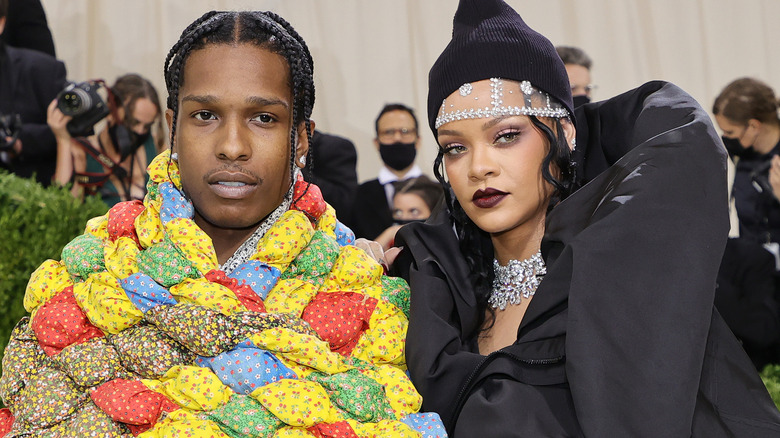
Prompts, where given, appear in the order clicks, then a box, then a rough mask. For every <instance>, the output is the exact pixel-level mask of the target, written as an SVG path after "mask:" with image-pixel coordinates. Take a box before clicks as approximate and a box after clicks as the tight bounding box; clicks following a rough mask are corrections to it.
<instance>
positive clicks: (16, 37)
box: [3, 0, 57, 57]
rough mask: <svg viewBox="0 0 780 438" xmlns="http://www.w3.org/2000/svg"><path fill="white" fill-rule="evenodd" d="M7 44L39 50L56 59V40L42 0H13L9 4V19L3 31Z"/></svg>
mask: <svg viewBox="0 0 780 438" xmlns="http://www.w3.org/2000/svg"><path fill="white" fill-rule="evenodd" d="M3 40H5V42H6V44H8V45H10V46H13V47H19V48H25V49H32V50H37V51H39V52H43V53H46V54H49V55H51V56H54V57H56V56H57V54H56V53H55V52H54V39H53V38H52V36H51V30H49V24H48V22H47V21H46V12H45V11H44V10H43V5H41V0H13V1H10V2H8V18H7V21H6V23H5V30H4V31H3Z"/></svg>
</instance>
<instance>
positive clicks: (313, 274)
mask: <svg viewBox="0 0 780 438" xmlns="http://www.w3.org/2000/svg"><path fill="white" fill-rule="evenodd" d="M338 257H339V244H338V243H336V240H335V239H333V238H332V237H331V236H328V235H327V234H325V233H323V232H322V231H316V232H315V233H314V235H313V236H312V239H311V241H310V242H309V244H308V245H307V246H306V248H304V249H303V251H301V253H300V254H298V257H296V258H295V260H293V261H292V263H290V265H289V266H288V267H287V270H285V271H284V273H282V277H281V278H282V279H289V278H298V279H301V280H304V281H307V282H311V283H312V284H315V285H317V286H318V287H319V286H320V285H322V283H323V282H324V281H325V279H326V278H327V277H328V274H329V273H330V271H331V269H333V265H334V264H335V263H336V259H338Z"/></svg>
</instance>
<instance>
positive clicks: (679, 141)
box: [395, 82, 780, 438]
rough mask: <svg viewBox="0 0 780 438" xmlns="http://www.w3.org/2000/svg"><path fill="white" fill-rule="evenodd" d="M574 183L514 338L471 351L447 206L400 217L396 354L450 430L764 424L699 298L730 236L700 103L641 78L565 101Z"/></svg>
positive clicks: (717, 161) (720, 161)
mask: <svg viewBox="0 0 780 438" xmlns="http://www.w3.org/2000/svg"><path fill="white" fill-rule="evenodd" d="M577 120H578V135H577V143H578V151H577V154H576V156H577V159H578V160H579V171H580V174H579V176H578V178H579V180H580V181H581V182H582V183H583V184H584V183H586V182H588V183H587V184H586V185H584V186H583V187H581V188H580V189H579V190H577V191H576V192H575V193H574V194H572V195H571V196H569V198H567V199H566V200H565V201H564V202H562V203H561V204H559V205H558V206H556V207H555V208H554V209H553V210H552V212H551V213H550V214H549V215H548V218H547V228H546V234H545V237H544V240H543V243H542V252H543V255H544V257H545V260H546V262H547V264H548V271H547V272H548V273H547V275H546V277H545V278H544V280H543V281H542V283H541V285H540V286H539V288H538V290H537V293H536V295H535V296H534V298H533V300H532V301H531V303H530V306H529V308H528V311H527V312H526V314H525V316H524V318H523V321H522V323H521V325H520V327H519V329H518V338H517V341H516V342H515V344H513V345H512V346H510V347H507V348H505V349H502V350H499V351H498V352H495V353H493V354H491V355H489V356H487V357H485V356H482V355H480V354H478V351H477V349H476V345H475V343H474V342H473V341H469V340H468V339H466V334H467V333H469V332H470V331H471V330H472V329H473V328H474V326H475V324H477V323H478V319H479V318H478V316H479V315H478V313H479V312H480V310H478V309H476V307H475V302H476V301H475V297H474V292H473V289H472V287H471V285H470V284H469V280H468V276H467V267H466V264H465V261H464V260H463V257H462V256H461V253H460V250H459V248H458V242H457V239H456V238H455V235H454V233H453V232H452V227H451V224H450V222H449V219H448V217H447V213H446V212H438V214H437V215H435V216H434V217H433V218H432V219H431V220H429V222H428V223H426V224H414V225H409V226H406V227H404V228H403V229H402V230H401V231H400V232H399V235H398V236H397V240H398V244H399V246H404V247H405V249H404V251H403V252H402V254H401V256H400V257H399V259H398V260H397V261H396V263H395V267H396V269H398V273H399V274H401V275H402V276H403V277H405V278H407V280H409V282H410V285H411V289H412V296H411V316H410V323H409V331H408V336H407V350H406V358H407V364H408V366H409V372H410V375H411V378H412V381H413V382H414V384H415V386H416V387H417V389H418V390H419V391H420V393H421V394H422V395H423V409H424V410H426V411H436V412H438V413H439V414H440V415H441V416H442V419H443V420H444V422H445V425H447V427H448V428H449V429H448V431H449V432H450V433H451V434H452V436H454V437H456V438H458V437H471V436H480V437H515V436H517V437H520V436H525V437H531V436H533V437H536V436H593V437H612V436H631V437H645V436H647V437H650V436H652V437H659V436H662V437H666V436H669V437H677V436H691V435H693V436H701V437H704V436H706V437H719V436H751V437H756V436H759V437H760V436H778V434H780V413H778V411H777V409H776V408H775V407H774V405H773V403H772V401H771V399H770V398H769V395H768V394H767V392H766V389H765V388H764V386H763V384H762V382H761V380H760V379H759V377H758V375H757V373H756V371H755V369H754V368H753V365H752V364H751V362H750V361H749V359H748V358H747V356H746V355H745V353H744V352H743V351H742V349H741V347H740V345H739V343H738V342H737V340H736V339H735V338H734V336H733V335H732V334H731V332H730V331H729V330H728V328H727V327H726V325H725V324H724V323H723V320H722V318H721V317H720V316H719V315H718V314H717V312H716V311H715V310H714V306H713V297H714V290H715V279H716V275H717V271H718V266H719V264H720V260H721V255H722V252H723V247H724V245H725V243H726V236H727V233H728V227H729V223H728V214H727V193H726V191H727V189H726V171H725V153H724V151H723V148H722V146H721V145H720V142H719V140H718V137H717V135H716V133H715V131H714V129H713V127H712V123H711V121H710V119H709V117H708V115H707V114H706V113H705V112H704V111H703V110H702V109H701V107H700V106H699V105H698V104H697V103H696V102H695V101H694V100H693V99H692V98H691V97H690V96H688V95H687V94H686V93H684V92H683V91H682V90H680V89H679V88H677V87H676V86H674V85H672V84H667V83H662V82H652V83H648V84H645V85H644V86H642V87H640V88H638V89H636V90H632V91H630V92H628V93H625V94H623V95H620V96H618V97H616V98H614V99H610V100H608V101H605V102H599V103H593V104H588V105H584V106H583V107H580V108H579V109H578V110H577Z"/></svg>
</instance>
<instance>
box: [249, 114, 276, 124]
mask: <svg viewBox="0 0 780 438" xmlns="http://www.w3.org/2000/svg"><path fill="white" fill-rule="evenodd" d="M254 120H257V121H258V122H260V123H271V122H273V121H275V120H276V119H275V118H274V116H272V115H270V114H258V115H256V116H255V117H254Z"/></svg>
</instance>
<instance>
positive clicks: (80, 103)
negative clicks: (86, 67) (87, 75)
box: [57, 81, 109, 137]
mask: <svg viewBox="0 0 780 438" xmlns="http://www.w3.org/2000/svg"><path fill="white" fill-rule="evenodd" d="M102 85H103V84H102V81H87V82H81V83H78V84H70V85H68V87H67V88H65V89H64V90H62V91H60V94H58V95H57V108H59V109H60V111H62V113H63V114H65V115H66V116H72V117H73V118H72V119H71V121H70V122H68V126H67V128H68V132H69V133H70V135H71V136H73V137H86V136H89V135H93V134H94V133H95V130H94V126H95V123H97V122H99V121H101V120H103V119H104V118H105V117H106V116H107V115H108V113H109V109H108V105H106V102H105V100H103V98H102V97H101V96H100V94H98V90H99V89H100V87H101V86H102Z"/></svg>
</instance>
